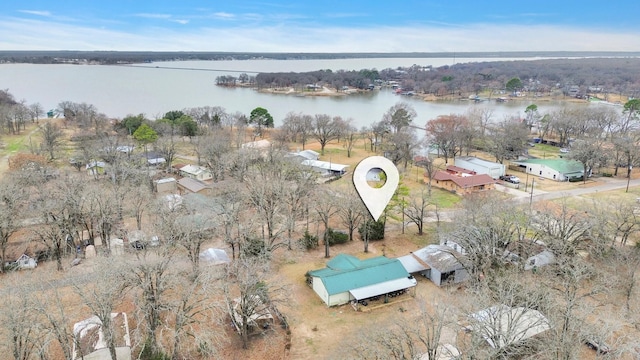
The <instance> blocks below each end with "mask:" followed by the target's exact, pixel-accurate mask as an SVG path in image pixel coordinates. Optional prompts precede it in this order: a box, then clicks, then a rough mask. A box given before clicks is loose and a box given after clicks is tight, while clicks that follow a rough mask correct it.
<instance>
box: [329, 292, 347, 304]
mask: <svg viewBox="0 0 640 360" xmlns="http://www.w3.org/2000/svg"><path fill="white" fill-rule="evenodd" d="M349 301H351V294H350V293H349V292H348V291H346V292H343V293H339V294H334V295H330V296H329V306H336V305H342V304H346V303H348V302H349Z"/></svg>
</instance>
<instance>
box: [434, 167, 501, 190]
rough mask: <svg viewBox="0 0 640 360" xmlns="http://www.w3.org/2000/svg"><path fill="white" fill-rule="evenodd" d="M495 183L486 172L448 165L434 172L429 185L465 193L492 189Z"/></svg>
mask: <svg viewBox="0 0 640 360" xmlns="http://www.w3.org/2000/svg"><path fill="white" fill-rule="evenodd" d="M495 183H496V181H495V180H494V179H493V178H492V177H491V176H489V175H487V174H476V173H475V172H474V171H470V170H467V169H463V168H460V167H457V166H453V165H450V166H447V170H445V171H442V170H440V171H438V172H436V173H435V174H434V176H433V181H432V182H431V185H433V186H435V187H438V188H441V189H445V190H449V191H451V192H453V193H456V194H460V195H466V194H470V193H473V192H478V191H486V190H491V189H494V188H495V186H494V185H495Z"/></svg>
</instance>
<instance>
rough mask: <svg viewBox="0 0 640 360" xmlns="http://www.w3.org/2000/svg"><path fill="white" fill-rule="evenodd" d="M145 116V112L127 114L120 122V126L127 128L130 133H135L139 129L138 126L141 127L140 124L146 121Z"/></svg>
mask: <svg viewBox="0 0 640 360" xmlns="http://www.w3.org/2000/svg"><path fill="white" fill-rule="evenodd" d="M145 120H146V119H145V118H144V115H143V114H138V115H127V116H126V117H125V118H124V119H122V121H121V122H120V126H121V127H123V128H125V129H127V132H128V133H129V135H131V134H133V133H134V132H136V130H138V128H139V127H140V125H142V123H144V122H145Z"/></svg>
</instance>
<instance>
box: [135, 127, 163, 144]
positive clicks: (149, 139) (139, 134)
mask: <svg viewBox="0 0 640 360" xmlns="http://www.w3.org/2000/svg"><path fill="white" fill-rule="evenodd" d="M133 138H134V139H136V140H137V141H139V142H140V143H141V144H142V145H145V146H146V145H147V144H151V143H153V142H155V141H156V140H158V133H157V132H156V131H155V130H153V129H152V128H151V126H149V125H147V124H142V125H140V127H138V129H137V130H136V131H135V132H134V133H133Z"/></svg>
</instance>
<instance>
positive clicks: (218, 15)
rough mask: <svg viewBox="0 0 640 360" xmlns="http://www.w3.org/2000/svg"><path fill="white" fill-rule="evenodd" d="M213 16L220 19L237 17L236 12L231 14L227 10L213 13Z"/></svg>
mask: <svg viewBox="0 0 640 360" xmlns="http://www.w3.org/2000/svg"><path fill="white" fill-rule="evenodd" d="M213 16H214V17H216V18H219V19H234V18H235V17H236V16H235V15H234V14H230V13H226V12H217V13H213Z"/></svg>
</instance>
